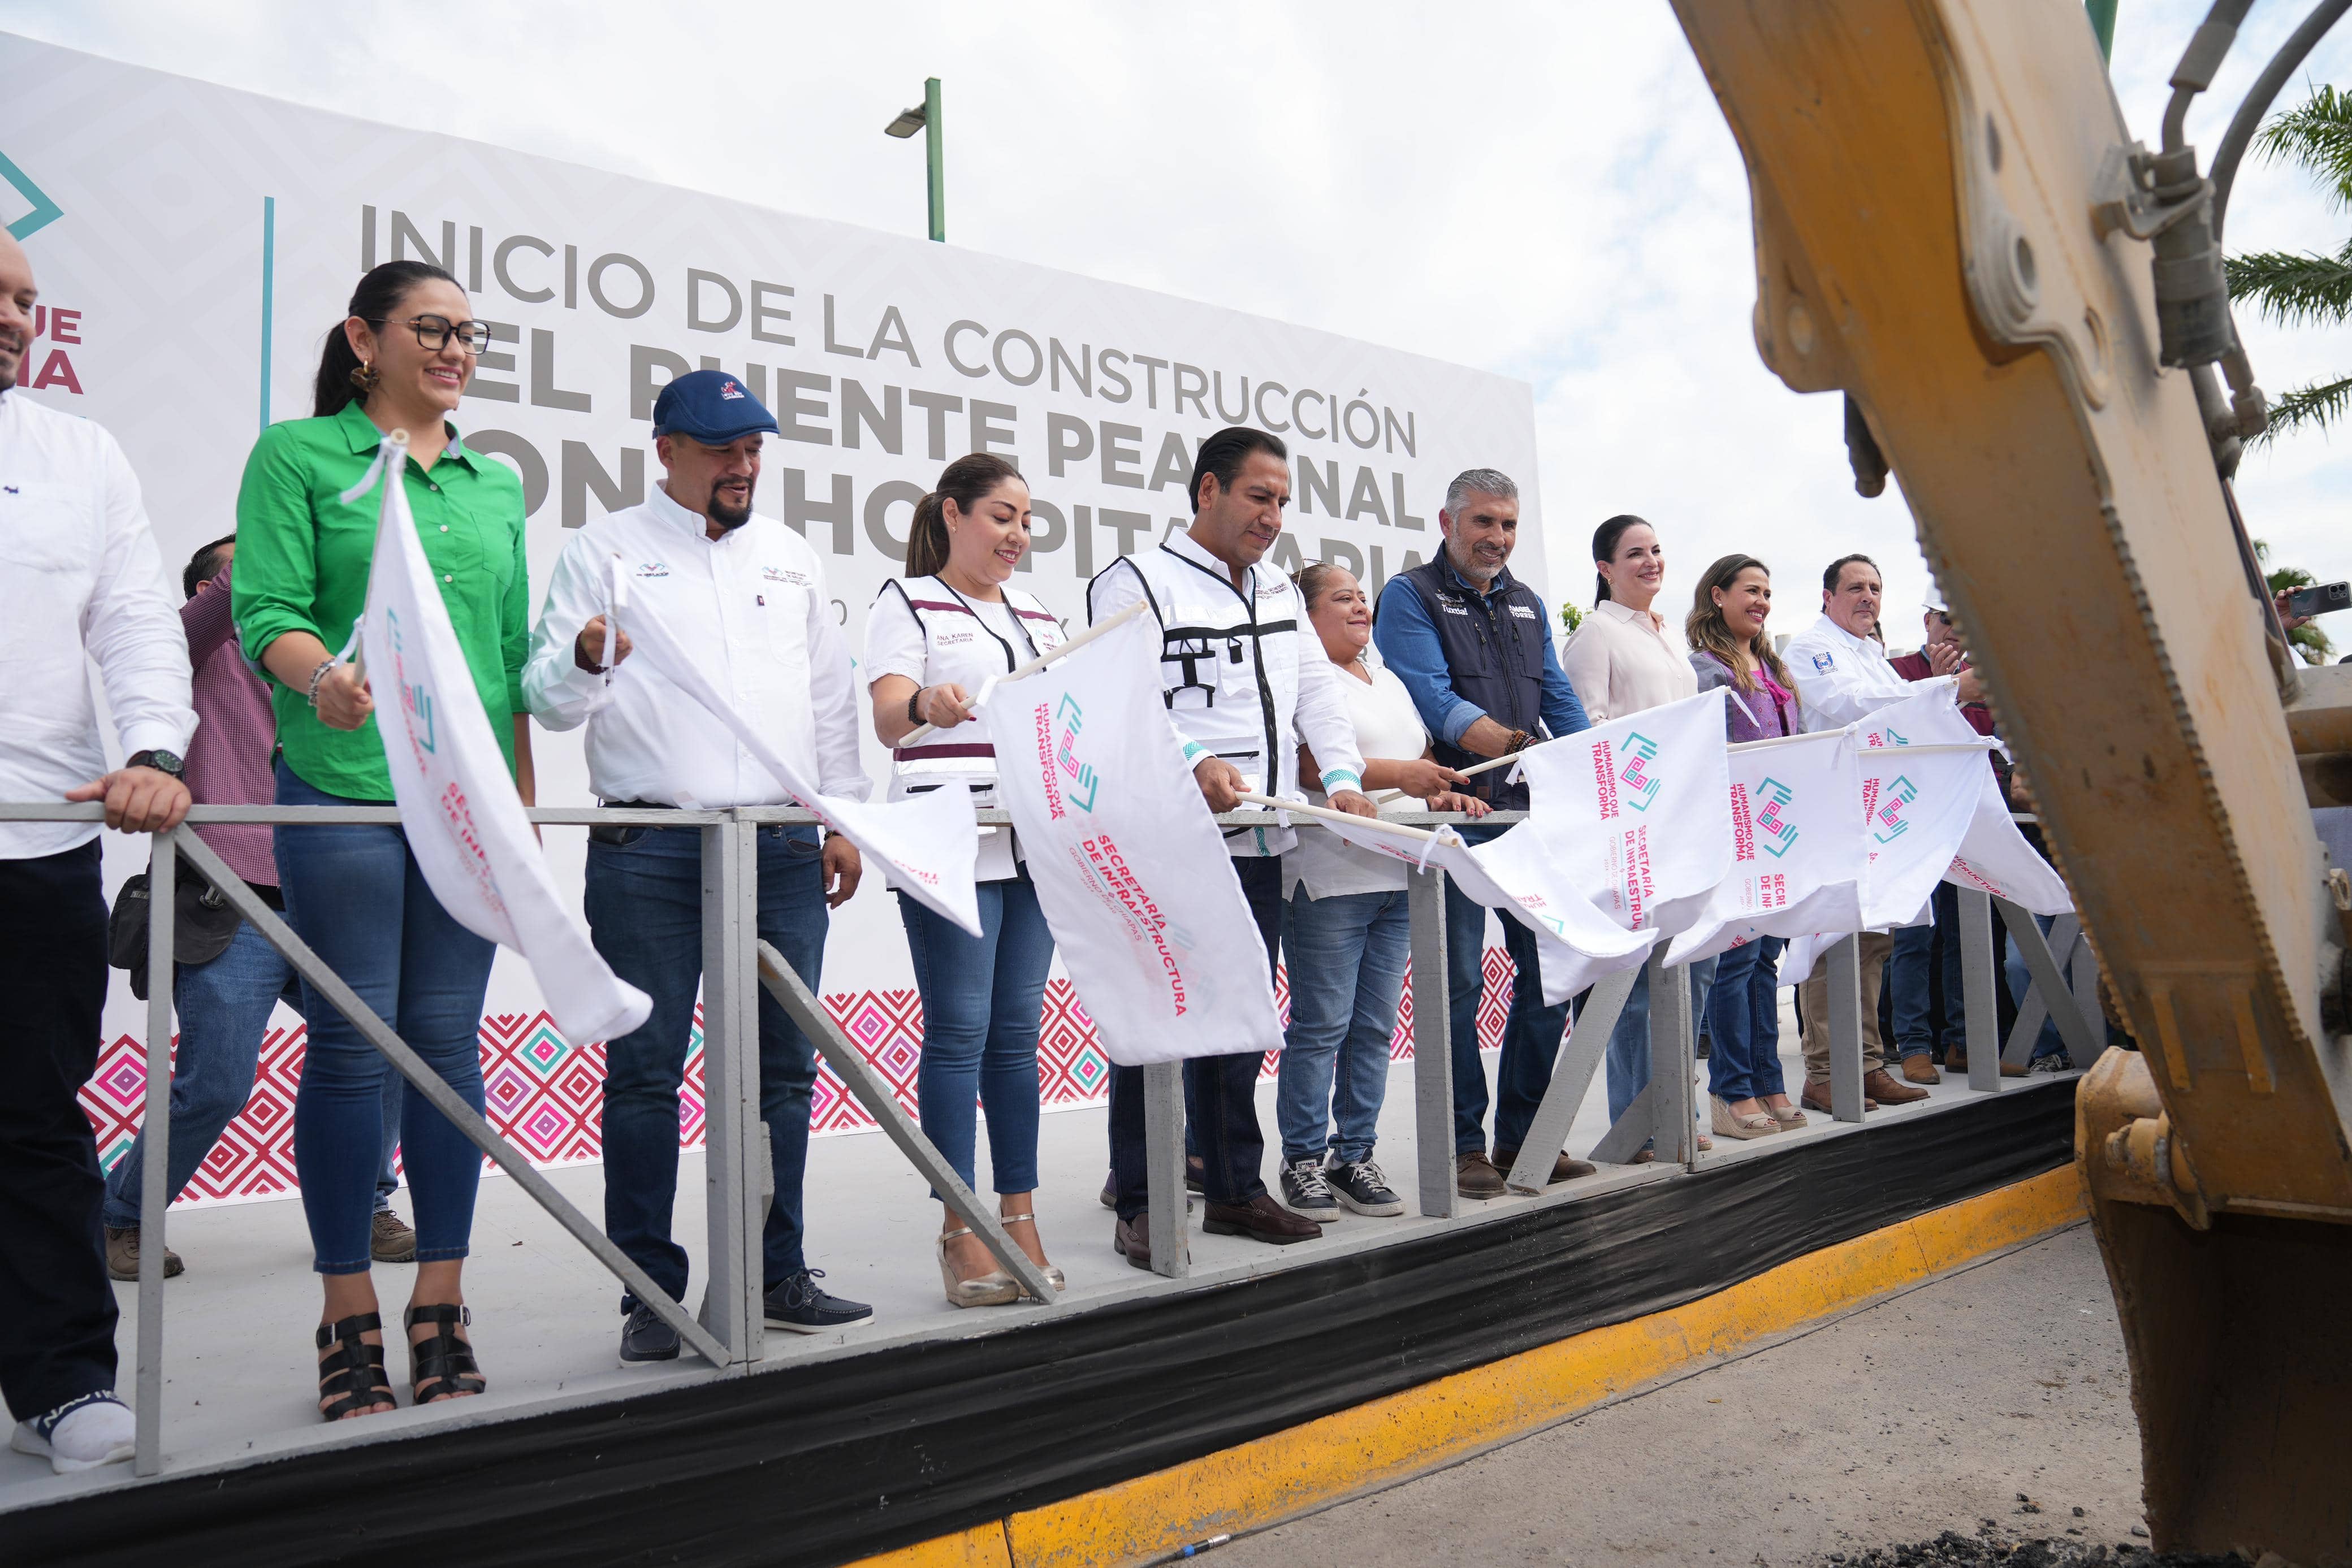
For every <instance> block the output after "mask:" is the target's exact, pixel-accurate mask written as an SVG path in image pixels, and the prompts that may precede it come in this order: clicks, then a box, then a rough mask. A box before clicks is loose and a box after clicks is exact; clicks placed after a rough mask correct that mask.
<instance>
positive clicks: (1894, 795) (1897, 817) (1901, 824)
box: [1871, 777, 1919, 844]
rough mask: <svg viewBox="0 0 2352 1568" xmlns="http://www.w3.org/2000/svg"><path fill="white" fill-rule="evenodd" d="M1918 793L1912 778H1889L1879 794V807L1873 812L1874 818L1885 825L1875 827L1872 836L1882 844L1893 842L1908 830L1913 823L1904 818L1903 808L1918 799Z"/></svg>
mask: <svg viewBox="0 0 2352 1568" xmlns="http://www.w3.org/2000/svg"><path fill="white" fill-rule="evenodd" d="M1918 795H1919V789H1918V787H1917V786H1916V785H1915V784H1913V783H1912V782H1911V780H1910V779H1905V778H1899V777H1898V778H1895V779H1888V780H1887V782H1886V788H1885V790H1884V791H1883V792H1882V793H1881V794H1880V796H1879V799H1878V801H1877V809H1876V810H1874V811H1872V812H1871V817H1872V819H1873V820H1874V821H1877V822H1879V823H1881V824H1882V825H1883V826H1882V828H1881V829H1874V830H1873V831H1872V834H1871V836H1872V837H1873V838H1875V839H1876V840H1877V841H1879V842H1880V843H1882V844H1891V843H1893V842H1894V841H1895V840H1897V839H1899V838H1901V837H1902V836H1903V835H1904V834H1905V833H1906V832H1908V831H1910V828H1911V824H1910V823H1908V822H1906V821H1904V820H1903V808H1904V807H1906V806H1907V805H1909V804H1910V803H1911V802H1912V801H1913V800H1916V799H1917V798H1918Z"/></svg>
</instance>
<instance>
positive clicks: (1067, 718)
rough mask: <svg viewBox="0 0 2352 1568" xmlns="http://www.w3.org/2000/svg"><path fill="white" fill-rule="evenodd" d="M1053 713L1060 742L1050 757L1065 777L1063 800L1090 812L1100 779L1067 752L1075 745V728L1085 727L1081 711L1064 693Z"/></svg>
mask: <svg viewBox="0 0 2352 1568" xmlns="http://www.w3.org/2000/svg"><path fill="white" fill-rule="evenodd" d="M1054 716H1055V718H1056V719H1058V720H1060V721H1061V726H1062V744H1061V745H1059V746H1057V747H1055V748H1054V760H1055V762H1056V763H1058V764H1059V765H1060V766H1061V769H1062V774H1063V777H1064V778H1066V779H1068V780H1069V782H1068V784H1067V785H1066V786H1064V787H1063V789H1064V792H1063V799H1065V800H1068V801H1069V803H1070V804H1071V805H1073V806H1076V808H1077V809H1078V810H1081V811H1087V812H1091V811H1093V810H1094V809H1095V791H1096V789H1097V788H1098V787H1099V786H1100V785H1101V783H1102V779H1100V777H1099V776H1097V774H1096V772H1095V770H1094V768H1091V767H1089V766H1088V765H1087V764H1086V763H1084V762H1081V761H1079V760H1078V759H1077V758H1075V757H1073V756H1071V755H1070V752H1071V748H1072V747H1075V746H1076V744H1077V740H1078V731H1079V730H1081V729H1083V728H1085V727H1086V714H1085V710H1084V709H1082V708H1080V707H1079V706H1078V704H1077V699H1076V698H1075V697H1073V696H1071V695H1069V693H1067V692H1064V693H1063V694H1062V702H1061V706H1059V707H1058V708H1056V709H1055V714H1054ZM1060 814H1061V813H1059V812H1058V811H1057V812H1055V815H1056V816H1059V815H1060Z"/></svg>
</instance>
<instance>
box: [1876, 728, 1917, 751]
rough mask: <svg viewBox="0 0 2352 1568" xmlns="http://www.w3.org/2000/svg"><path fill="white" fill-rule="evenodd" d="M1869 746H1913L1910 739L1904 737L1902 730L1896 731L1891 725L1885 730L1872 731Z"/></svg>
mask: <svg viewBox="0 0 2352 1568" xmlns="http://www.w3.org/2000/svg"><path fill="white" fill-rule="evenodd" d="M1869 744H1871V745H1872V746H1881V747H1884V746H1908V745H1910V744H1911V741H1910V737H1907V736H1906V735H1904V734H1903V733H1902V732H1901V731H1900V730H1898V729H1896V728H1895V727H1894V726H1893V725H1891V724H1890V725H1888V726H1887V727H1885V728H1884V729H1874V730H1872V731H1871V732H1870V738H1869Z"/></svg>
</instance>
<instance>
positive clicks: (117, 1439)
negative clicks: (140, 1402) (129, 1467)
mask: <svg viewBox="0 0 2352 1568" xmlns="http://www.w3.org/2000/svg"><path fill="white" fill-rule="evenodd" d="M138 1441H139V1421H138V1417H136V1416H133V1415H131V1406H128V1405H125V1404H124V1403H123V1402H122V1401H121V1400H120V1399H117V1398H116V1397H115V1396H113V1395H112V1394H108V1393H99V1394H85V1395H83V1396H81V1397H80V1398H79V1399H74V1400H68V1402H67V1403H65V1404H63V1405H60V1406H58V1407H57V1408H56V1409H54V1410H52V1411H50V1412H49V1413H48V1414H47V1415H46V1416H34V1417H33V1418H32V1419H31V1420H29V1421H19V1422H17V1423H16V1436H15V1437H12V1438H10V1439H9V1442H8V1446H9V1447H10V1448H14V1449H16V1451H17V1452H18V1453H20V1454H32V1455H35V1456H39V1455H44V1454H46V1455H47V1456H48V1460H49V1468H50V1469H53V1470H55V1471H57V1473H58V1474H59V1475H61V1476H63V1475H70V1474H72V1473H73V1472H74V1471H76V1470H91V1469H97V1468H98V1467H99V1466H100V1465H111V1464H114V1463H117V1462H118V1461H120V1460H123V1459H127V1458H131V1454H132V1453H133V1452H134V1451H135V1450H136V1448H137V1447H138Z"/></svg>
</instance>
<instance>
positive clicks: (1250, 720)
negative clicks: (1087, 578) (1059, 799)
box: [1087, 426, 1378, 1269]
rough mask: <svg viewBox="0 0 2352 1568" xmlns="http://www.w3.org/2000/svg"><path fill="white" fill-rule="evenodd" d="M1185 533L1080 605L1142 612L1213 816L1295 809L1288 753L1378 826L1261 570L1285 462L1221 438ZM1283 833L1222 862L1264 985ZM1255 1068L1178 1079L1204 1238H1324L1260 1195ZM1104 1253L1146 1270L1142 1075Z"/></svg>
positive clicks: (1285, 484)
mask: <svg viewBox="0 0 2352 1568" xmlns="http://www.w3.org/2000/svg"><path fill="white" fill-rule="evenodd" d="M1191 491H1192V528H1191V529H1190V530H1189V531H1188V532H1186V533H1182V534H1178V535H1176V536H1174V537H1172V538H1170V539H1169V540H1168V541H1167V542H1166V543H1164V544H1161V545H1160V546H1158V547H1157V548H1155V549H1147V550H1144V551H1142V552H1140V553H1139V554H1136V555H1132V556H1126V557H1122V558H1121V559H1118V560H1117V561H1114V562H1113V563H1112V564H1111V565H1109V566H1108V567H1106V568H1104V569H1103V570H1102V571H1101V572H1100V573H1098V574H1097V576H1096V578H1095V580H1094V581H1093V582H1092V583H1090V584H1089V585H1088V586H1087V618H1088V619H1089V620H1090V621H1097V622H1098V621H1102V620H1105V619H1107V618H1108V617H1110V616H1112V615H1116V614H1117V613H1118V612H1120V611H1121V610H1124V609H1126V608H1127V607H1128V606H1129V605H1130V604H1132V603H1134V602H1135V601H1137V600H1138V599H1149V600H1150V601H1151V610H1152V613H1153V615H1154V616H1155V617H1156V619H1157V622H1158V625H1159V627H1160V684H1161V687H1162V692H1161V695H1162V697H1163V699H1164V700H1165V701H1166V703H1167V704H1168V716H1169V720H1170V722H1171V724H1172V725H1173V726H1174V727H1175V729H1176V737H1177V739H1179V740H1180V741H1181V742H1182V743H1183V746H1184V759H1185V761H1187V762H1188V763H1190V764H1192V776H1193V778H1194V779H1197V780H1198V781H1199V783H1200V786H1201V795H1202V799H1203V800H1206V801H1207V802H1208V806H1209V810H1213V811H1230V810H1235V809H1237V808H1238V807H1240V805H1241V803H1242V802H1241V800H1240V794H1241V793H1242V792H1244V791H1247V792H1250V793H1262V794H1268V795H1275V796H1282V797H1287V798H1290V799H1296V798H1297V794H1298V771H1299V751H1300V747H1301V745H1302V743H1303V744H1304V746H1305V747H1306V749H1307V750H1308V751H1310V752H1311V753H1312V754H1313V756H1314V759H1315V765H1316V768H1317V769H1318V772H1319V773H1320V775H1321V782H1322V785H1323V789H1324V792H1325V793H1326V794H1327V795H1328V796H1329V797H1330V800H1331V804H1332V805H1333V806H1335V807H1337V808H1339V810H1343V811H1348V812H1351V813H1353V814H1354V815H1356V816H1360V817H1370V816H1376V815H1378V812H1377V811H1376V810H1375V809H1374V807H1373V805H1372V803H1371V801H1370V800H1369V799H1368V798H1367V797H1366V796H1365V795H1364V793H1363V789H1362V784H1363V777H1364V763H1363V758H1362V757H1361V756H1360V754H1359V753H1358V751H1357V749H1356V730H1355V725H1354V724H1353V723H1352V722H1351V721H1350V720H1349V716H1348V707H1347V703H1346V700H1345V698H1343V697H1342V696H1341V695H1340V692H1339V685H1338V682H1339V673H1338V672H1337V671H1335V670H1333V669H1332V667H1331V661H1330V659H1329V658H1328V656H1327V655H1326V654H1325V653H1324V652H1323V644H1322V642H1321V640H1320V639H1318V637H1316V636H1315V634H1314V632H1313V630H1312V628H1311V627H1309V626H1308V625H1307V612H1306V610H1305V608H1304V606H1303V605H1301V603H1300V602H1299V598H1298V591H1297V588H1296V587H1294V586H1293V585H1292V583H1291V581H1290V580H1289V579H1288V578H1286V577H1285V576H1284V575H1283V574H1282V573H1281V572H1279V571H1277V570H1274V569H1272V568H1270V567H1267V566H1265V565H1264V564H1263V563H1262V558H1263V557H1264V556H1265V552H1266V550H1267V549H1269V548H1271V547H1272V545H1273V544H1274V541H1275V540H1276V538H1280V537H1281V534H1282V508H1283V507H1286V506H1287V505H1288V504H1289V501H1290V465H1289V454H1288V453H1287V451H1286V450H1285V448H1284V446H1283V444H1282V443H1281V442H1280V441H1279V440H1277V439H1276V437H1274V436H1272V435H1269V434H1266V433H1265V431H1262V430H1250V429H1246V428H1244V427H1241V426H1234V427H1233V428H1231V429H1227V430H1221V431H1219V432H1217V434H1214V435H1212V436H1210V437H1209V438H1208V440H1206V441H1204V442H1202V444H1201V453H1200V456H1199V457H1198V459H1197V460H1196V461H1195V462H1194V464H1193V467H1192V486H1191ZM1295 842H1297V834H1296V833H1295V832H1294V831H1292V830H1290V829H1288V828H1274V827H1264V828H1261V827H1246V828H1231V829H1228V830H1226V833H1225V848H1226V852H1227V854H1228V855H1229V856H1230V857H1231V859H1232V862H1233V868H1234V874H1236V875H1237V876H1238V877H1239V878H1240V879H1241V884H1242V892H1243V894H1244V895H1245V896H1246V897H1247V898H1248V900H1249V905H1250V912H1251V914H1252V915H1254V916H1255V918H1256V920H1257V926H1258V934H1259V936H1260V938H1261V939H1262V940H1263V941H1264V942H1265V959H1266V966H1267V967H1268V968H1269V969H1271V968H1272V967H1273V966H1274V963H1275V958H1276V953H1277V951H1278V949H1279V946H1280V941H1281V931H1282V855H1283V852H1284V851H1286V850H1287V849H1289V848H1290V847H1291V846H1292V845H1293V844H1294V843H1295ZM1264 1060H1265V1059H1264V1054H1263V1053H1262V1052H1257V1051H1250V1052H1244V1053H1241V1054H1236V1055H1229V1056H1207V1057H1197V1058H1195V1059H1193V1060H1192V1061H1187V1062H1186V1063H1185V1064H1184V1108H1185V1116H1186V1118H1187V1120H1188V1122H1189V1123H1190V1124H1191V1131H1192V1145H1193V1146H1194V1148H1195V1149H1196V1150H1197V1151H1198V1152H1199V1155H1200V1157H1201V1160H1202V1176H1201V1183H1202V1193H1203V1194H1204V1195H1205V1197H1206V1198H1207V1204H1206V1207H1204V1208H1203V1210H1202V1226H1203V1228H1205V1229H1207V1230H1208V1231H1209V1232H1210V1233H1211V1234H1213V1235H1228V1236H1247V1237H1249V1238H1251V1239H1253V1240H1257V1241H1265V1242H1269V1243H1272V1244H1273V1245H1276V1246H1287V1245H1289V1244H1290V1243H1292V1242H1296V1241H1305V1240H1307V1239H1310V1238H1312V1237H1315V1236H1318V1235H1320V1234H1321V1232H1322V1227H1321V1226H1320V1225H1318V1223H1317V1222H1316V1221H1314V1220H1312V1219H1307V1218H1302V1217H1300V1216H1299V1215H1297V1214H1294V1213H1292V1212H1291V1211H1290V1210H1289V1209H1287V1208H1285V1207H1283V1206H1282V1205H1281V1204H1279V1203H1277V1202H1276V1201H1275V1199H1274V1197H1272V1195H1270V1194H1269V1193H1268V1192H1267V1191H1266V1189H1265V1180H1264V1176H1263V1172H1262V1169H1261V1167H1262V1166H1264V1164H1265V1137H1264V1135H1263V1134H1261V1133H1260V1132H1259V1130H1258V1124H1257V1103H1256V1099H1255V1094H1256V1090H1257V1077H1258V1070H1259V1067H1260V1065H1261V1063H1262V1062H1263V1061H1264ZM1110 1149H1111V1180H1112V1197H1114V1199H1115V1200H1116V1201H1115V1202H1114V1204H1113V1207H1115V1208H1116V1209H1117V1211H1118V1226H1117V1228H1116V1229H1115V1230H1114V1231H1113V1234H1112V1245H1113V1246H1114V1247H1115V1248H1116V1249H1118V1251H1119V1252H1121V1253H1123V1254H1125V1256H1126V1258H1127V1260H1128V1261H1129V1262H1130V1263H1132V1264H1134V1265H1135V1266H1136V1267H1137V1268H1139V1269H1149V1268H1150V1267H1151V1251H1150V1246H1151V1229H1150V1223H1149V1220H1148V1218H1147V1217H1146V1215H1145V1212H1144V1197H1145V1194H1144V1149H1143V1070H1142V1069H1141V1068H1137V1067H1115V1068H1113V1069H1111V1081H1110Z"/></svg>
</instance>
